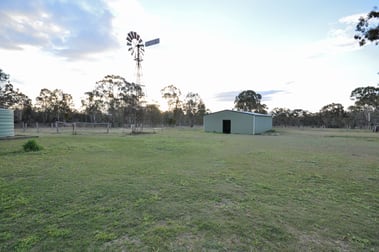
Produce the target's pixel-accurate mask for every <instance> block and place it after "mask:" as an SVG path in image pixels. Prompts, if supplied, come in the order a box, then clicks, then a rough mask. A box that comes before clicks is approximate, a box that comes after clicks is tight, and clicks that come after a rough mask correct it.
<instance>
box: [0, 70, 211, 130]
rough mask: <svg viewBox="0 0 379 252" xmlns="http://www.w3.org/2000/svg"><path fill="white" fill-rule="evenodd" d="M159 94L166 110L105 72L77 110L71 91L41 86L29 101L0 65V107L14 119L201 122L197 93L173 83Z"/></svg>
mask: <svg viewBox="0 0 379 252" xmlns="http://www.w3.org/2000/svg"><path fill="white" fill-rule="evenodd" d="M161 94H162V97H163V98H164V99H165V100H166V101H167V103H168V105H169V109H168V110H167V111H161V110H160V109H159V107H158V105H156V104H149V103H147V102H146V99H145V95H144V93H143V89H142V87H141V85H139V84H136V83H132V82H128V81H127V80H126V79H125V78H123V77H121V76H118V75H107V76H105V77H104V78H103V79H102V80H100V81H97V82H96V84H95V87H94V89H93V90H91V91H88V92H85V94H84V98H83V99H82V100H81V109H80V110H77V109H75V108H74V102H73V97H72V95H71V94H68V93H65V92H64V91H63V90H61V89H54V90H49V89H47V88H43V89H41V91H40V93H39V95H38V96H37V97H36V99H35V103H34V104H33V103H32V100H31V99H30V98H29V97H28V96H26V95H25V94H23V93H22V92H21V91H20V90H19V89H16V88H14V86H13V84H12V83H11V82H10V81H9V75H8V74H6V73H5V72H3V71H2V70H1V69H0V107H2V108H10V109H13V110H14V115H15V117H14V118H15V123H19V122H25V123H28V124H33V123H35V122H38V123H44V124H51V123H54V122H56V121H64V122H74V121H76V122H78V121H80V122H91V123H100V122H108V123H111V124H112V125H113V127H125V126H126V127H128V126H130V125H136V126H138V125H147V126H152V127H155V126H158V125H164V126H175V125H183V126H185V125H188V126H194V125H202V123H203V116H204V115H205V113H207V112H209V111H208V110H207V109H206V107H205V104H204V102H203V100H202V99H201V97H200V96H199V94H197V93H194V92H189V93H188V94H186V95H185V96H184V97H183V96H182V94H181V91H180V90H179V89H178V88H176V87H175V86H174V85H169V86H167V87H164V88H163V89H162V90H161Z"/></svg>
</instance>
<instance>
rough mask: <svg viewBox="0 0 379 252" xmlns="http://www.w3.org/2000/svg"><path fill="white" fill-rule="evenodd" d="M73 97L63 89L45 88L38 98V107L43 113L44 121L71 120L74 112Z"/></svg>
mask: <svg viewBox="0 0 379 252" xmlns="http://www.w3.org/2000/svg"><path fill="white" fill-rule="evenodd" d="M73 107H74V103H73V99H72V96H71V95H70V94H67V93H64V92H63V91H62V90H61V89H54V90H53V91H51V90H49V89H47V88H43V89H41V91H40V94H39V96H37V98H36V108H37V110H38V111H39V112H41V113H43V121H44V122H52V121H59V120H69V119H70V117H71V114H72V112H73V110H74V109H73Z"/></svg>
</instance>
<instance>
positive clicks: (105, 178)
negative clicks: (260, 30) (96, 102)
mask: <svg viewBox="0 0 379 252" xmlns="http://www.w3.org/2000/svg"><path fill="white" fill-rule="evenodd" d="M35 140H36V141H37V142H38V143H39V144H40V145H42V146H43V147H44V149H43V150H42V151H40V152H24V151H23V150H22V145H23V144H24V143H25V142H26V141H27V140H26V139H19V140H12V141H0V251H65V250H67V251H272V250H275V251H379V134H374V133H372V132H368V131H367V132H365V131H349V130H327V129H317V130H316V129H277V130H276V132H275V133H273V134H271V135H261V136H246V135H223V134H213V133H204V132H202V130H201V129H164V130H162V131H159V132H157V133H156V134H142V135H136V136H131V135H126V134H123V133H122V132H117V133H111V134H94V135H89V134H83V135H81V134H78V135H72V134H70V132H69V131H68V133H61V134H52V133H49V134H40V137H39V138H37V139H35Z"/></svg>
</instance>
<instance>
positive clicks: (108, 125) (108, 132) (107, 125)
mask: <svg viewBox="0 0 379 252" xmlns="http://www.w3.org/2000/svg"><path fill="white" fill-rule="evenodd" d="M107 134H109V123H108V124H107Z"/></svg>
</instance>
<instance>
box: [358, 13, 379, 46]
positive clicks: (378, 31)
mask: <svg viewBox="0 0 379 252" xmlns="http://www.w3.org/2000/svg"><path fill="white" fill-rule="evenodd" d="M355 31H356V32H357V33H356V34H355V35H354V38H355V39H356V40H358V42H359V45H360V46H363V45H365V44H366V43H367V42H372V43H375V45H378V44H379V11H378V10H377V8H374V9H373V10H372V11H370V12H369V13H368V14H367V16H366V17H360V18H359V22H358V24H357V25H356V28H355Z"/></svg>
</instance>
